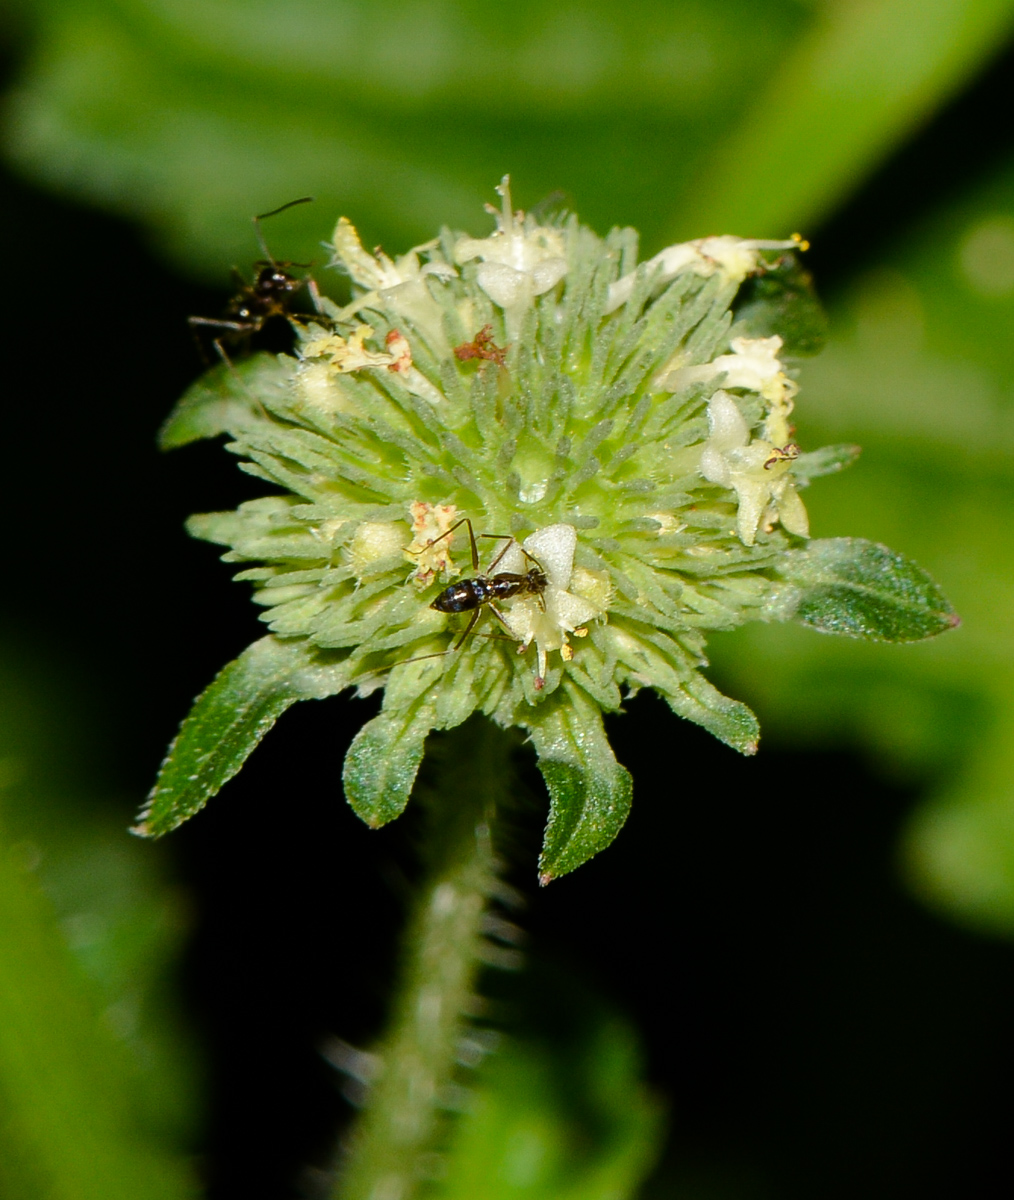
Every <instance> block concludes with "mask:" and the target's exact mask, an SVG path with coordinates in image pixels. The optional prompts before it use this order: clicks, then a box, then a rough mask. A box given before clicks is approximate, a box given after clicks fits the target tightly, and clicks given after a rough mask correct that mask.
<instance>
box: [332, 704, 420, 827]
mask: <svg viewBox="0 0 1014 1200" xmlns="http://www.w3.org/2000/svg"><path fill="white" fill-rule="evenodd" d="M433 722H434V716H433V708H432V705H430V704H427V703H425V702H423V703H419V704H415V705H411V706H409V707H406V708H402V709H399V710H398V711H396V712H386V711H385V712H382V713H381V714H380V715H379V716H377V717H374V718H373V720H372V721H367V722H366V724H365V725H364V726H363V727H362V729H360V731H359V732H358V733H357V734H356V736H355V737H354V738H353V739H352V745H351V746H350V747H349V751H348V754H346V756H345V766H344V767H343V768H342V782H343V784H344V785H345V795H346V797H347V798H348V802H349V804H351V805H352V809H353V811H354V812H355V814H356V816H358V817H360V818H361V819H362V820H363V821H365V822H366V824H367V825H369V826H370V828H371V829H379V828H380V826H381V825H386V824H387V823H388V821H393V820H394V819H395V817H400V816H401V814H402V813H403V812H404V811H405V806H406V805H407V804H408V799H409V796H410V795H411V793H412V787H413V785H414V784H415V777H416V775H417V773H418V771H419V764H420V763H421V762H422V756H423V749H424V747H425V744H426V735H427V734H428V733H429V732H430V730H431V729H432V728H433Z"/></svg>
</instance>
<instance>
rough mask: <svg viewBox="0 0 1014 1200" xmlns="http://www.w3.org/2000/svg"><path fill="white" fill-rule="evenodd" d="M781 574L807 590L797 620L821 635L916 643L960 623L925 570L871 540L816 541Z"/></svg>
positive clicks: (794, 555)
mask: <svg viewBox="0 0 1014 1200" xmlns="http://www.w3.org/2000/svg"><path fill="white" fill-rule="evenodd" d="M778 570H779V574H780V575H781V576H782V577H783V578H784V579H786V580H788V581H789V582H791V583H794V584H796V586H797V587H799V588H800V590H801V596H800V599H799V601H798V603H797V604H796V607H795V611H794V613H793V615H794V617H795V619H796V620H797V621H801V622H802V623H803V624H804V625H809V626H811V627H812V628H813V629H819V630H820V631H821V633H838V634H843V635H844V636H845V637H855V638H865V639H867V640H870V641H878V642H916V641H921V640H922V639H923V638H928V637H934V636H935V635H936V634H938V633H943V632H944V631H945V630H947V629H953V628H954V627H955V626H956V625H958V624H960V618H959V617H958V615H957V614H956V613H955V611H954V609H953V608H952V607H951V605H950V603H949V601H948V600H947V598H946V597H945V596H944V594H943V592H941V590H940V588H939V587H937V585H936V584H935V583H934V582H933V580H932V579H931V578H930V577H929V575H927V574H926V572H925V571H924V570H923V569H922V568H921V567H918V566H916V564H915V563H914V562H912V561H911V560H910V559H907V558H905V556H904V555H903V554H896V553H895V552H894V551H893V550H888V548H887V547H886V546H881V545H879V544H878V543H877V542H868V541H867V540H866V539H865V538H828V539H826V540H824V541H814V542H811V543H810V544H809V546H808V547H807V548H806V549H805V550H796V551H793V552H792V553H791V554H790V555H787V556H786V557H785V558H784V559H783V560H782V562H781V563H780V564H779V568H778Z"/></svg>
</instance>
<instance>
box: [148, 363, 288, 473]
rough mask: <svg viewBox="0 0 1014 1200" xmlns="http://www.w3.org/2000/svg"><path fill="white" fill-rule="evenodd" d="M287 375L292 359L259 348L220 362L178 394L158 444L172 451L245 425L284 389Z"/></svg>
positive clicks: (235, 430)
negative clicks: (288, 359)
mask: <svg viewBox="0 0 1014 1200" xmlns="http://www.w3.org/2000/svg"><path fill="white" fill-rule="evenodd" d="M291 376H292V365H291V361H290V362H288V363H284V362H281V361H279V358H278V357H277V356H276V355H274V354H265V353H263V352H262V353H259V354H252V355H251V356H250V357H249V358H245V359H241V360H240V361H238V362H235V363H233V362H229V363H224V362H223V363H219V364H218V365H217V366H214V367H212V368H211V370H210V371H206V372H205V373H204V374H203V375H202V376H201V378H200V379H198V380H197V382H196V383H194V384H192V385H191V386H190V387H189V388H187V390H186V391H185V392H184V393H183V395H182V396H181V397H180V399H179V401H178V402H177V404H176V407H175V408H174V409H173V410H172V412H171V413H170V414H169V416H168V417H167V418H166V421H165V424H164V425H163V426H162V428H161V429H160V430H159V434H158V444H159V446H161V448H162V449H163V450H175V449H176V448H177V447H178V446H186V445H187V444H188V443H189V442H196V441H199V440H200V439H201V438H213V437H218V435H219V434H220V433H236V432H238V431H240V430H242V429H244V428H245V427H246V426H247V425H249V424H250V419H251V417H252V416H255V415H260V412H259V409H260V405H261V403H262V402H264V401H270V400H271V399H273V398H274V397H275V396H281V395H282V394H283V389H284V388H285V385H286V383H287V381H288V380H289V379H290V378H291Z"/></svg>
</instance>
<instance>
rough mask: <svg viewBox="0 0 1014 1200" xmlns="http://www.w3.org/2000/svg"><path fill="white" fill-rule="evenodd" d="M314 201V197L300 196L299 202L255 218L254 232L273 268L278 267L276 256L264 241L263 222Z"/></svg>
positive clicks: (294, 201)
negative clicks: (289, 209)
mask: <svg viewBox="0 0 1014 1200" xmlns="http://www.w3.org/2000/svg"><path fill="white" fill-rule="evenodd" d="M313 201H314V197H313V196H300V198H299V199H298V200H290V201H289V202H288V204H283V205H282V206H281V208H273V209H272V210H271V211H270V212H266V213H260V214H259V215H258V216H256V217H254V219H253V224H254V232H255V233H256V234H257V243H258V245H259V246H260V248H261V250H263V251H264V257H265V258H266V259H267V260H268V262H269V263H270V264H271V265H272V266H273V267H276V266H278V264H277V263H276V262H275V257H274V255H273V254H272V253H271V251H270V250H269V249H268V244H267V242H266V241H265V240H264V234H262V233H261V221H266V220H267V219H268V217H277V216H278V214H279V213H283V212H285V210H286V209H287V208H295V207H296V205H297V204H312V203H313Z"/></svg>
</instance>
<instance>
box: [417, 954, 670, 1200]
mask: <svg viewBox="0 0 1014 1200" xmlns="http://www.w3.org/2000/svg"><path fill="white" fill-rule="evenodd" d="M547 974H548V972H547ZM540 982H541V983H543V984H544V985H546V986H545V990H544V991H543V992H542V993H541V994H540V996H539V1002H540V1003H541V1006H542V1008H543V1010H544V1009H545V1008H546V1006H547V998H546V997H547V993H548V995H549V996H551V997H553V999H554V1000H556V999H557V996H558V993H557V992H556V991H549V986H550V985H551V986H553V987H554V988H559V987H560V979H559V978H558V977H557V976H556V975H555V974H553V975H549V977H548V978H545V979H540ZM580 982H581V984H584V981H580ZM565 983H569V984H570V987H569V989H568V990H567V991H566V992H565V996H566V999H567V1000H569V1001H571V1002H572V1004H573V1005H574V1006H575V1007H573V1008H571V1009H569V1010H568V1012H567V1013H566V1015H565V1016H564V1015H562V1014H561V1015H560V1016H559V1018H557V1014H556V1013H554V1014H553V1017H554V1021H553V1023H552V1025H551V1026H550V1027H549V1028H548V1029H544V1030H543V1029H539V1030H538V1033H539V1034H540V1035H541V1036H538V1037H536V1038H529V1039H522V1038H519V1037H516V1036H515V1037H512V1038H511V1040H510V1041H509V1042H508V1043H507V1045H506V1046H505V1047H504V1048H503V1050H501V1051H499V1052H494V1053H493V1055H492V1056H491V1057H490V1059H489V1060H488V1062H487V1063H486V1064H484V1065H483V1067H481V1068H480V1070H479V1071H478V1072H477V1075H476V1078H475V1080H474V1082H473V1081H471V1080H470V1081H469V1082H470V1083H471V1084H472V1086H471V1087H470V1089H469V1090H470V1092H471V1099H470V1102H469V1104H468V1107H467V1109H466V1110H465V1112H464V1114H463V1115H462V1117H461V1119H460V1120H459V1121H458V1122H457V1123H456V1125H455V1126H454V1128H453V1132H452V1134H451V1137H450V1139H449V1145H448V1147H447V1150H446V1165H445V1170H444V1172H443V1174H442V1177H441V1181H440V1182H439V1183H438V1184H437V1185H436V1186H435V1188H434V1195H435V1196H436V1197H438V1198H439V1200H475V1198H476V1197H478V1196H481V1197H482V1200H627V1198H628V1197H633V1196H635V1195H637V1194H638V1193H639V1190H640V1185H641V1183H642V1182H643V1180H644V1179H645V1177H646V1176H647V1175H648V1174H649V1173H650V1172H651V1170H652V1167H653V1166H654V1163H655V1161H656V1159H657V1158H658V1154H659V1150H660V1148H661V1142H662V1139H663V1136H664V1133H665V1129H664V1121H663V1111H662V1106H661V1104H660V1103H659V1101H658V1099H657V1098H656V1097H655V1096H653V1095H652V1094H651V1092H650V1091H649V1090H648V1088H647V1087H646V1086H645V1085H644V1083H643V1082H642V1068H641V1063H640V1061H639V1055H638V1053H637V1044H636V1040H635V1038H634V1034H633V1031H632V1030H631V1029H630V1028H629V1027H628V1026H627V1025H626V1024H625V1023H624V1022H622V1021H621V1020H619V1019H618V1018H616V1017H612V1016H610V1015H608V1014H606V1013H605V1012H602V1011H600V1010H599V1006H598V1005H597V1004H596V1003H595V999H594V996H593V995H592V996H590V995H589V988H588V987H587V986H586V985H585V986H576V985H575V982H574V981H570V980H565ZM589 1008H591V1011H590V1012H589Z"/></svg>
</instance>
